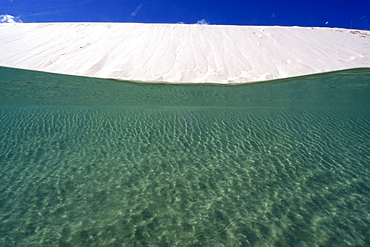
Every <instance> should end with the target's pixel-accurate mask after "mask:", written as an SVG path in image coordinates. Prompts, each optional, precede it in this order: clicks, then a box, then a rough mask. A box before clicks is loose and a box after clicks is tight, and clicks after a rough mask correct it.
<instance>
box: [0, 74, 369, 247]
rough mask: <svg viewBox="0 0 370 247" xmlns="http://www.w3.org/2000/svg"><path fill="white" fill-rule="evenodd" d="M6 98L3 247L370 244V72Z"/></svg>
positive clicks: (122, 85)
mask: <svg viewBox="0 0 370 247" xmlns="http://www.w3.org/2000/svg"><path fill="white" fill-rule="evenodd" d="M0 95H1V98H0V128H1V132H0V143H1V146H0V169H1V172H0V181H1V182H0V245H1V246H370V107H369V106H370V69H355V70H347V71H341V72H334V73H327V74H320V75H314V76H305V77H300V78H294V79H288V80H278V81H271V82H266V83H257V84H249V85H241V86H215V85H183V86H180V85H165V84H156V85H153V84H138V83H131V82H119V81H114V80H103V79H92V78H82V77H73V76H62V75H54V74H47V73H41V72H31V71H24V70H16V69H8V68H1V67H0Z"/></svg>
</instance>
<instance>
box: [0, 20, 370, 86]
mask: <svg viewBox="0 0 370 247" xmlns="http://www.w3.org/2000/svg"><path fill="white" fill-rule="evenodd" d="M0 54H1V56H0V66H6V67H14V68H22V69H31V70H38V71H46V72H54V73H61V74H69V75H81V76H90V77H100V78H115V79H120V80H132V81H145V82H179V83H180V82H190V83H193V82H194V83H204V82H211V83H245V82H255V81H263V80H271V79H278V78H287V77H293V76H300V75H307V74H313V73H320V72H328V71H335V70H342V69H349V68H357V67H370V31H360V30H348V29H338V28H335V29H333V28H307V27H263V26H215V25H185V24H135V23H27V24H25V23H19V24H0Z"/></svg>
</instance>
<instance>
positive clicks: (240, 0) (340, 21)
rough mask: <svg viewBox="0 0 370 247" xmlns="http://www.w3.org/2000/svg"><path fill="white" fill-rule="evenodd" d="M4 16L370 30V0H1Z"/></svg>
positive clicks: (5, 18)
mask: <svg viewBox="0 0 370 247" xmlns="http://www.w3.org/2000/svg"><path fill="white" fill-rule="evenodd" d="M0 15H2V17H1V18H0V22H1V21H2V22H8V21H12V20H13V21H18V22H19V21H22V22H143V23H180V22H183V23H189V24H190V23H197V22H203V23H208V24H226V25H284V26H321V27H325V26H326V27H343V28H355V29H366V30H370V0H352V1H349V0H336V1H335V0H321V1H317V0H303V1H299V0H295V1H293V0H275V1H274V0H267V1H263V0H255V1H252V0H212V1H211V0H208V1H206V0H0Z"/></svg>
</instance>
